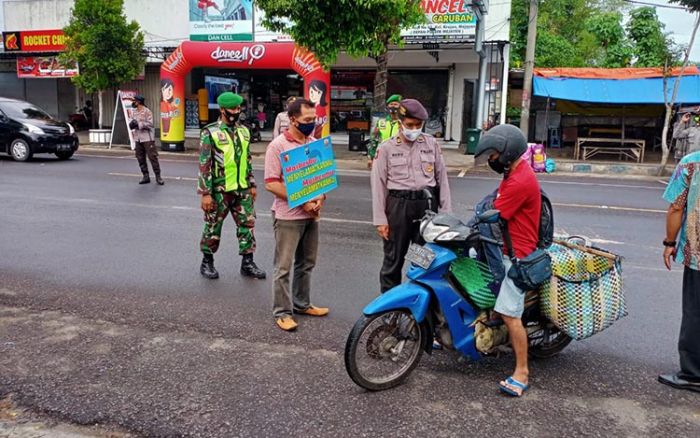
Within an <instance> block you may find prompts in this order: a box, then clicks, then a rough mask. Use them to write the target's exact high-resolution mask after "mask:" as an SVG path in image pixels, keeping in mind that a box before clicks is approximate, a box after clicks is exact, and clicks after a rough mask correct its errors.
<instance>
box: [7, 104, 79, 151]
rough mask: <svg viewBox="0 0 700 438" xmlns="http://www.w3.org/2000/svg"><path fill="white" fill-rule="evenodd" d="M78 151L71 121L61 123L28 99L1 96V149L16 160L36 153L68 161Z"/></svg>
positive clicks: (76, 138)
mask: <svg viewBox="0 0 700 438" xmlns="http://www.w3.org/2000/svg"><path fill="white" fill-rule="evenodd" d="M76 150H78V136H77V135H76V134H75V129H73V126H71V125H70V124H69V123H65V122H60V121H58V120H56V119H54V118H52V117H51V116H50V115H48V114H47V113H46V112H45V111H44V110H42V109H41V108H38V107H37V106H35V105H32V104H31V103H29V102H25V101H23V100H16V99H8V98H4V97H0V152H5V153H7V154H9V155H11V156H12V158H14V159H15V161H27V160H30V159H31V158H32V156H33V155H34V154H37V153H50V154H56V156H57V157H58V158H59V159H60V160H67V159H69V158H70V157H72V156H73V153H75V151H76Z"/></svg>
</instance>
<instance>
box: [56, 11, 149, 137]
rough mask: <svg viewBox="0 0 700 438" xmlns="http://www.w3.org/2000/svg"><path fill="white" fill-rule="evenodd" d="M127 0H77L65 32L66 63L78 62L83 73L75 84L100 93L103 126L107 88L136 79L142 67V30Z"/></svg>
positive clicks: (64, 60)
mask: <svg viewBox="0 0 700 438" xmlns="http://www.w3.org/2000/svg"><path fill="white" fill-rule="evenodd" d="M123 7H124V0H75V3H74V4H73V9H72V10H71V18H70V22H69V23H68V26H66V27H65V28H63V32H64V33H65V34H66V36H67V37H68V38H67V41H66V50H65V52H63V53H62V54H61V59H62V61H63V62H65V63H69V62H77V63H78V66H79V68H80V74H79V75H78V76H76V77H74V78H72V81H73V83H74V84H75V85H76V86H78V87H80V88H82V89H83V90H85V92H87V93H89V94H92V93H95V92H97V93H98V100H99V122H98V123H99V127H100V128H102V122H103V121H102V114H103V111H102V95H103V93H104V91H105V90H107V89H110V88H114V87H117V86H118V85H120V84H122V83H124V82H127V81H130V80H132V79H134V78H135V77H136V76H137V75H138V74H139V73H140V72H141V70H142V69H143V66H144V63H145V57H144V54H143V40H144V37H143V33H142V32H141V31H140V29H139V25H138V23H136V22H135V21H131V22H128V21H127V19H126V15H124V12H123Z"/></svg>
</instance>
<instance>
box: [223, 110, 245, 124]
mask: <svg viewBox="0 0 700 438" xmlns="http://www.w3.org/2000/svg"><path fill="white" fill-rule="evenodd" d="M240 116H241V113H240V111H239V112H233V111H230V110H224V118H226V121H227V122H228V124H229V125H232V124H234V123H236V122H237V121H238V118H239V117H240Z"/></svg>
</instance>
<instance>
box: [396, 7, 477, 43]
mask: <svg viewBox="0 0 700 438" xmlns="http://www.w3.org/2000/svg"><path fill="white" fill-rule="evenodd" d="M470 5H471V0H422V1H421V7H422V8H423V10H424V11H425V18H426V23H425V24H422V25H420V26H416V27H413V28H411V29H406V30H404V31H402V32H401V36H402V37H403V40H404V41H405V42H406V43H409V44H410V43H414V44H421V43H423V44H431V43H433V44H440V43H450V42H453V43H464V42H474V41H475V39H476V15H475V14H474V11H473V10H472V8H471V6H470Z"/></svg>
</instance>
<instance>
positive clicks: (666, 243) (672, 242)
mask: <svg viewBox="0 0 700 438" xmlns="http://www.w3.org/2000/svg"><path fill="white" fill-rule="evenodd" d="M664 246H665V247H667V248H675V247H676V241H675V240H666V239H664Z"/></svg>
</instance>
